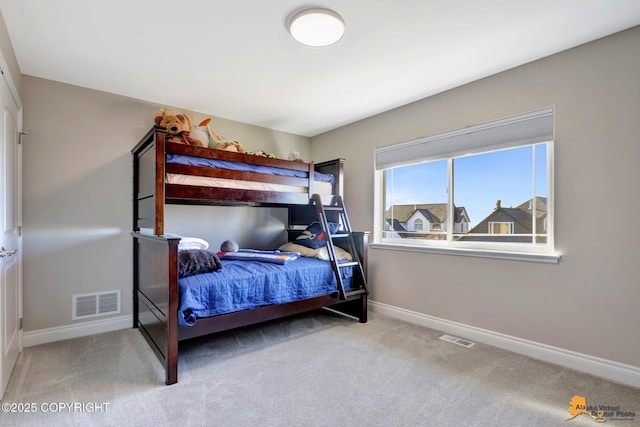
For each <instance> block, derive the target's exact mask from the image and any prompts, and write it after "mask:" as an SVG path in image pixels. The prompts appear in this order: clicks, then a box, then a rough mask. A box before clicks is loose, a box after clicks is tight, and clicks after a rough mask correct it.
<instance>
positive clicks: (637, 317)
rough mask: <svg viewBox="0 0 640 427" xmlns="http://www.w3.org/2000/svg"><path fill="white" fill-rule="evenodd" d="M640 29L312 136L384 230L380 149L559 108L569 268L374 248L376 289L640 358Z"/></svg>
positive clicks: (589, 350) (561, 247) (359, 212)
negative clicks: (377, 198) (379, 216)
mask: <svg viewBox="0 0 640 427" xmlns="http://www.w3.org/2000/svg"><path fill="white" fill-rule="evenodd" d="M638 46H640V27H636V28H633V29H631V30H628V31H625V32H622V33H619V34H616V35H613V36H611V37H607V38H605V39H601V40H599V41H595V42H593V43H590V44H587V45H583V46H580V47H578V48H575V49H572V50H569V51H566V52H563V53H560V54H557V55H554V56H552V57H548V58H546V59H543V60H540V61H537V62H534V63H531V64H528V65H525V66H522V67H519V68H516V69H512V70H510V71H507V72H504V73H501V74H498V75H495V76H492V77H489V78H485V79H482V80H479V81H476V82H474V83H471V84H468V85H465V86H463V87H459V88H456V89H453V90H450V91H448V92H446V93H442V94H440V95H437V96H433V97H430V98H427V99H424V100H421V101H419V102H416V103H413V104H410V105H407V106H404V107H401V108H398V109H395V110H393V111H389V112H386V113H384V114H380V115H378V116H375V117H372V118H369V119H366V120H363V121H360V122H358V123H355V124H352V125H349V126H345V127H343V128H340V129H337V130H335V131H332V132H329V133H326V134H324V135H320V136H317V137H314V138H312V142H311V146H312V155H313V157H314V158H322V157H326V156H327V155H329V153H330V154H331V155H333V156H339V157H344V158H346V159H347V162H346V166H345V171H346V172H345V173H346V178H345V183H346V184H345V185H346V187H345V193H346V202H347V203H348V208H349V213H350V216H351V218H352V222H353V224H352V225H353V226H354V227H355V228H356V229H364V230H372V227H373V213H372V210H373V206H374V202H373V182H374V173H373V152H374V148H375V147H379V146H383V145H389V144H393V143H396V142H402V141H408V140H412V139H415V138H418V137H422V136H427V135H433V134H438V133H441V132H446V131H451V130H456V129H460V128H463V127H465V126H468V125H472V124H479V123H483V122H487V121H491V120H495V119H500V118H504V117H509V116H512V115H516V114H520V113H524V112H528V111H531V110H535V109H539V108H543V107H548V106H552V107H554V108H555V133H556V144H555V165H556V167H555V196H556V197H555V201H556V221H555V225H556V247H557V249H558V251H559V252H560V253H561V254H562V261H561V263H560V264H559V265H549V264H539V263H531V262H519V261H506V260H496V259H483V258H471V257H461V256H448V255H433V254H425V253H415V252H399V251H392V250H384V249H372V250H371V251H370V276H369V277H370V282H371V283H370V287H371V291H372V292H371V297H372V299H374V300H375V301H378V302H381V303H385V304H390V305H393V306H397V307H401V308H404V309H408V310H413V311H416V312H419V313H423V314H426V315H430V316H435V317H438V318H442V319H447V320H450V321H454V322H460V323H463V324H467V325H471V326H475V327H479V328H484V329H488V330H491V331H496V332H499V333H504V334H507V335H511V336H515V337H519V338H523V339H527V340H532V341H536V342H540V343H544V344H548V345H552V346H557V347H560V348H565V349H569V350H573V351H577V352H580V353H585V354H589V355H594V356H599V357H603V358H605V359H609V360H613V361H618V362H621V363H626V364H630V365H633V366H640V352H639V351H638V349H639V348H640V334H638V325H639V324H640V310H639V309H638V304H639V303H640V262H638V244H639V242H640V232H639V228H638V220H637V216H638V212H640V198H638V196H637V195H638V183H640V172H639V171H640V167H638V159H640V144H639V143H638V141H639V135H640V83H639V82H640V80H639V78H638V76H639V73H640V55H639V54H638V52H639V50H638Z"/></svg>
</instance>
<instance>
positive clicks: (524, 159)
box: [385, 144, 547, 227]
mask: <svg viewBox="0 0 640 427" xmlns="http://www.w3.org/2000/svg"><path fill="white" fill-rule="evenodd" d="M535 147H536V148H535V156H536V184H535V185H536V195H538V196H542V197H546V196H547V173H546V171H547V160H546V159H547V154H546V144H538V145H536V146H535ZM533 153H534V149H533V147H532V146H528V147H520V148H515V149H510V150H503V151H495V152H491V153H485V154H479V155H473V156H467V157H460V158H456V159H455V160H454V203H455V205H456V206H458V207H461V206H464V207H465V208H466V209H467V213H468V214H469V217H470V220H471V227H473V226H474V225H475V224H477V223H478V222H480V221H482V220H483V219H484V218H486V217H487V216H488V215H489V214H490V213H491V212H492V211H493V209H494V208H495V206H496V201H497V200H501V203H502V206H503V207H516V206H518V205H520V204H521V203H523V202H525V201H527V200H529V199H531V197H532V194H533V192H532V191H533V189H532V167H533ZM389 175H390V174H388V181H387V188H390V187H389V185H388V184H389ZM387 195H388V196H390V195H391V192H389V191H388V192H387ZM446 202H447V161H446V160H440V161H436V162H430V163H425V164H419V165H413V166H404V167H399V168H395V169H394V170H393V194H392V199H389V197H387V200H385V207H389V206H390V205H391V204H396V205H401V204H411V203H416V204H419V203H446Z"/></svg>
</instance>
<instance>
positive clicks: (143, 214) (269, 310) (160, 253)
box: [132, 128, 368, 384]
mask: <svg viewBox="0 0 640 427" xmlns="http://www.w3.org/2000/svg"><path fill="white" fill-rule="evenodd" d="M166 140H167V138H166V133H165V132H164V130H162V129H160V128H152V129H151V130H150V131H149V132H148V133H147V134H146V135H145V137H144V138H142V140H141V141H140V142H139V143H138V144H137V145H136V146H135V147H134V148H133V149H132V153H133V158H134V159H133V160H134V162H133V169H134V174H133V177H134V179H133V199H134V200H133V223H134V228H133V232H132V236H133V261H134V268H133V327H134V328H138V329H139V330H140V331H141V333H142V334H143V336H144V337H145V339H146V340H147V341H148V343H149V345H150V346H151V348H152V349H153V351H154V352H155V353H156V355H157V356H158V358H159V359H160V361H161V363H162V364H163V366H164V369H165V383H166V384H174V383H176V382H177V381H178V346H179V342H180V341H183V340H186V339H190V338H195V337H200V336H204V335H208V334H212V333H216V332H221V331H225V330H230V329H234V328H238V327H242V326H247V325H252V324H256V323H260V322H264V321H268V320H273V319H277V318H281V317H285V316H290V315H293V314H298V313H303V312H307V311H311V310H316V309H320V308H323V307H331V308H332V309H333V310H335V311H338V312H341V313H344V314H347V315H349V316H353V317H355V318H357V319H358V320H359V321H360V322H361V323H365V322H367V293H366V292H363V293H359V294H356V295H350V296H347V297H346V298H345V299H340V298H339V295H338V294H337V293H335V294H331V295H323V296H319V297H315V298H309V299H304V300H299V301H293V302H289V303H284V304H277V305H268V306H264V307H258V308H255V309H251V310H244V311H238V312H233V313H229V314H222V315H218V316H213V317H206V318H199V319H198V321H197V322H196V324H195V325H194V326H182V325H179V324H178V307H179V304H180V302H179V290H178V279H179V277H178V243H179V241H180V237H178V236H172V235H165V230H164V211H165V209H164V207H165V205H166V204H211V205H235V204H239V205H249V206H277V207H286V208H288V209H289V226H290V227H291V226H295V225H303V224H308V223H309V222H310V220H313V219H315V218H316V213H315V212H316V208H315V207H314V205H313V203H312V202H311V201H310V199H311V196H312V194H313V192H314V183H313V172H314V171H319V172H322V173H330V174H333V175H334V176H335V179H336V181H335V183H334V184H333V195H340V196H341V195H342V185H343V165H344V160H343V159H337V160H334V161H329V162H324V163H319V164H313V163H300V162H292V161H288V160H280V159H270V158H265V157H259V156H252V155H247V154H241V153H233V152H227V151H222V150H215V149H209V148H201V147H193V146H188V145H184V144H175V143H170V142H167V141H166ZM167 153H176V154H186V155H192V156H199V157H207V158H215V159H223V160H230V161H237V162H243V163H252V164H256V165H268V166H276V167H284V168H288V169H297V170H302V171H306V172H308V178H292V177H280V176H266V175H264V174H258V173H253V172H237V171H229V170H220V169H210V168H204V167H199V166H185V165H174V164H167V163H166V161H165V160H166V154H167ZM166 173H180V174H185V175H195V176H209V177H218V178H225V179H232V180H244V181H258V182H270V183H278V184H285V185H295V186H302V187H305V188H306V189H307V191H306V192H305V193H290V192H278V191H257V190H238V189H230V188H215V187H201V186H193V185H178V184H167V183H166V182H165V174H166ZM332 202H333V201H329V203H332ZM143 230H147V231H143ZM288 232H289V241H291V240H293V239H295V237H296V235H297V234H298V233H300V232H301V230H300V229H292V228H289V230H288ZM340 240H341V239H336V240H335V241H334V242H335V244H337V245H338V246H342V244H341V242H340ZM346 243H347V242H345V247H348V245H346ZM350 243H351V244H352V247H353V248H354V249H355V252H356V253H357V257H358V258H359V261H360V263H361V267H362V270H361V271H362V272H363V274H362V278H361V279H360V280H361V281H362V282H363V283H356V286H361V287H363V288H365V289H366V284H365V282H366V271H367V258H368V256H367V248H368V233H366V232H352V233H351V237H350Z"/></svg>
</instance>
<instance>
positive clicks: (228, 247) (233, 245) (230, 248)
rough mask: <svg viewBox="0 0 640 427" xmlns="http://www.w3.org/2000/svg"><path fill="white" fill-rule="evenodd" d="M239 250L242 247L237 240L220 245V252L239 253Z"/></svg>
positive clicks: (226, 241)
mask: <svg viewBox="0 0 640 427" xmlns="http://www.w3.org/2000/svg"><path fill="white" fill-rule="evenodd" d="M239 250H240V246H238V242H236V241H235V240H225V241H224V242H222V244H221V245H220V252H238V251H239Z"/></svg>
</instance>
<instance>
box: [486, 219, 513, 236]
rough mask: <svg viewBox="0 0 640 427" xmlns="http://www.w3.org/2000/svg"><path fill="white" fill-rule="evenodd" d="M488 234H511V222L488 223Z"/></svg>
mask: <svg viewBox="0 0 640 427" xmlns="http://www.w3.org/2000/svg"><path fill="white" fill-rule="evenodd" d="M489 234H513V223H512V222H490V223H489Z"/></svg>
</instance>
